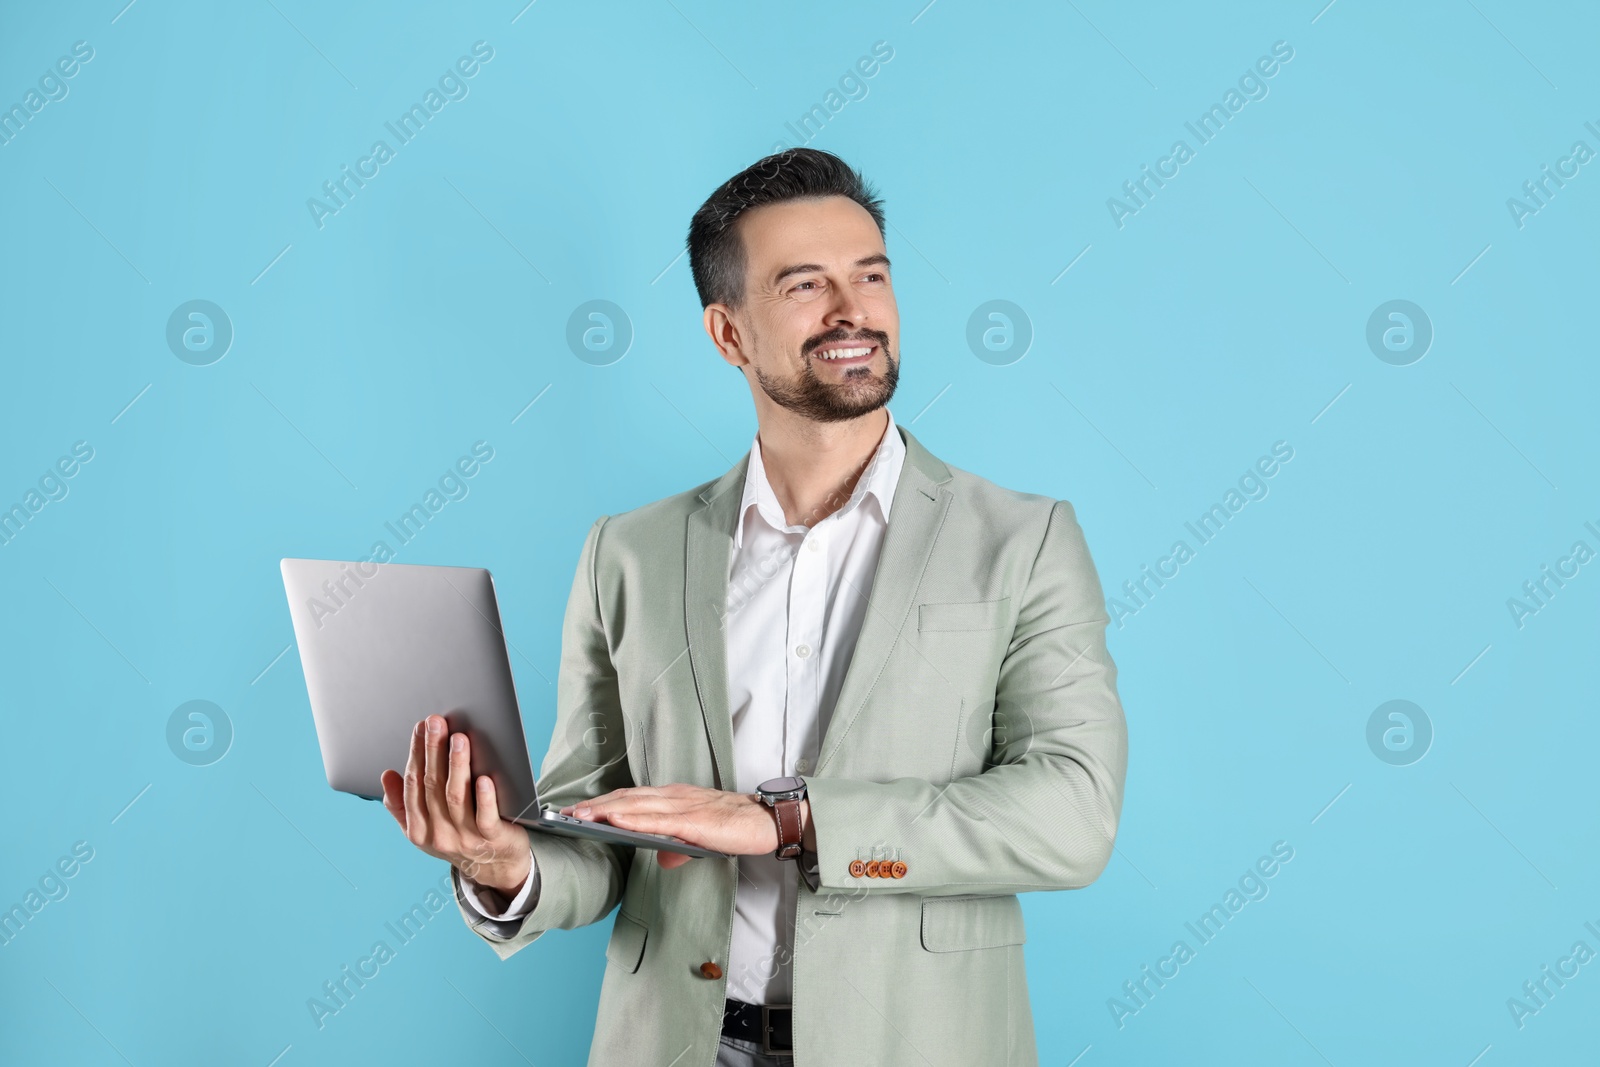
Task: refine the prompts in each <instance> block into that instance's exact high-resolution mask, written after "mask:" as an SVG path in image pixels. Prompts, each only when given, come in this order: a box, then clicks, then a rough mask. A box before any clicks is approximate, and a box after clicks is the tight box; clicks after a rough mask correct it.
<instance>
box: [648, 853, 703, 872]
mask: <svg viewBox="0 0 1600 1067" xmlns="http://www.w3.org/2000/svg"><path fill="white" fill-rule="evenodd" d="M692 859H694V857H693V856H685V855H684V854H683V853H682V852H657V853H656V862H657V863H659V864H661V866H662V867H664V868H665V869H667V870H669V871H670V870H672V869H673V868H674V867H682V866H683V865H684V864H685V863H688V862H689V861H690V860H692Z"/></svg>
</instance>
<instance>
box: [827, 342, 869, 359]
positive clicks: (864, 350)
mask: <svg viewBox="0 0 1600 1067" xmlns="http://www.w3.org/2000/svg"><path fill="white" fill-rule="evenodd" d="M877 348H878V346H877V345H873V344H868V345H855V346H852V347H849V348H840V347H834V348H822V349H818V351H817V358H818V359H821V360H826V361H827V362H829V363H859V362H861V361H863V360H867V359H871V358H872V353H873V352H875V351H877Z"/></svg>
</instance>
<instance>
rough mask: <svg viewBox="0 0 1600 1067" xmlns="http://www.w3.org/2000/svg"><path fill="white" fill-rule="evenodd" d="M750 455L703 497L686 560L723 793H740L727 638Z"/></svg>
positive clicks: (695, 650) (694, 662) (699, 684)
mask: <svg viewBox="0 0 1600 1067" xmlns="http://www.w3.org/2000/svg"><path fill="white" fill-rule="evenodd" d="M749 466H750V453H749V452H746V453H745V454H744V458H743V459H741V460H740V461H739V462H738V463H735V464H734V465H733V468H732V469H731V470H729V471H728V473H727V474H724V475H723V476H722V477H721V478H718V479H717V480H716V482H714V483H713V484H712V485H711V486H710V487H709V488H708V489H706V490H705V491H704V492H702V493H701V494H700V499H701V500H702V501H704V503H703V505H702V506H701V507H698V508H696V509H695V510H693V511H691V512H690V513H689V526H688V537H687V547H686V549H685V556H684V575H683V612H684V622H685V624H686V626H685V629H686V632H687V633H688V635H689V665H690V668H691V670H692V671H693V673H694V684H695V690H696V691H697V692H698V694H699V697H700V713H701V715H702V716H704V718H705V721H706V738H707V740H708V741H709V742H710V743H711V759H712V762H713V763H714V764H715V765H716V770H717V788H718V789H734V788H737V782H738V779H737V777H736V776H735V775H734V767H733V712H732V710H731V709H730V708H729V707H728V647H727V641H726V640H725V638H724V635H723V626H724V616H725V614H726V612H727V603H728V564H729V561H730V559H731V558H732V553H733V524H734V520H735V518H736V517H737V514H738V511H739V501H740V499H741V498H742V497H743V495H744V479H745V471H746V470H748V469H749Z"/></svg>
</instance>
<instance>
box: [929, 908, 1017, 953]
mask: <svg viewBox="0 0 1600 1067" xmlns="http://www.w3.org/2000/svg"><path fill="white" fill-rule="evenodd" d="M1026 939H1027V935H1026V933H1025V931H1024V930H1023V925H1022V904H1021V902H1020V901H1018V900H1017V898H1016V895H1015V894H1006V895H1001V896H971V897H926V898H924V899H923V901H922V947H923V948H925V949H927V950H928V951H929V952H961V951H963V950H966V949H975V948H999V947H1001V946H1002V945H1020V944H1022V943H1023V942H1024V941H1025V940H1026Z"/></svg>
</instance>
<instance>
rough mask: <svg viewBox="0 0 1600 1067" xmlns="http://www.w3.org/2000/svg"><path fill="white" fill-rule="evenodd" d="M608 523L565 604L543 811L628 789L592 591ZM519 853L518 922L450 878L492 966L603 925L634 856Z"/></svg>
mask: <svg viewBox="0 0 1600 1067" xmlns="http://www.w3.org/2000/svg"><path fill="white" fill-rule="evenodd" d="M608 517H609V516H605V515H602V516H601V517H600V518H599V519H597V520H595V523H594V525H593V526H591V527H590V528H589V534H588V536H587V537H586V538H585V539H584V542H583V551H582V553H581V555H580V556H579V558H578V569H577V574H576V575H575V576H574V577H573V580H572V592H571V595H570V596H568V598H567V610H566V615H565V617H564V619H563V622H562V627H561V666H560V671H559V673H558V676H557V679H556V722H555V731H554V734H553V736H552V737H551V739H550V748H549V751H548V752H547V753H546V754H545V758H544V765H543V766H542V767H541V768H540V771H539V802H540V804H541V805H543V806H546V807H555V808H561V807H565V806H566V805H568V804H574V803H577V802H578V801H580V800H587V799H589V798H591V797H595V796H599V795H600V794H602V793H607V792H610V791H611V790H613V789H621V788H624V787H626V786H631V785H633V784H634V782H633V776H632V772H631V771H630V769H629V767H628V759H627V751H626V735H625V733H624V730H623V720H622V705H621V700H620V697H619V694H618V688H617V674H616V670H615V669H614V667H613V665H612V661H611V649H610V644H609V642H608V640H607V638H606V632H605V626H604V622H603V620H602V619H601V616H600V601H599V595H598V586H597V585H596V573H597V571H598V563H597V557H598V555H599V547H600V534H601V531H602V530H603V529H604V527H605V524H606V519H607V518H608ZM528 844H529V846H530V847H531V848H532V849H533V858H534V864H535V866H536V868H537V870H538V871H539V899H538V903H537V904H536V905H535V906H534V908H533V910H532V911H531V912H529V913H528V914H527V915H525V916H523V917H521V918H520V919H514V920H496V919H490V918H488V917H486V916H484V915H483V914H482V913H481V912H479V911H478V910H476V909H474V908H472V907H471V906H470V905H469V904H468V903H467V902H466V900H465V898H464V893H465V891H464V889H463V887H462V885H461V872H460V871H459V870H458V869H456V868H452V869H451V881H452V883H453V884H454V885H455V891H456V898H457V899H456V904H457V906H458V907H459V908H460V909H461V916H462V918H463V919H465V920H466V922H467V925H468V926H470V927H471V928H472V929H473V931H474V932H475V933H477V934H478V936H480V937H482V938H483V939H484V940H485V941H487V942H488V943H489V946H490V947H491V948H493V949H494V951H495V953H496V954H497V955H498V956H499V957H500V958H501V959H506V958H507V957H509V956H511V955H512V954H513V953H515V952H517V951H519V950H520V949H522V948H524V947H526V946H527V945H529V944H531V943H533V942H534V941H536V940H538V939H539V937H540V935H542V934H543V933H544V932H545V931H546V930H551V929H562V930H570V929H573V928H574V927H578V926H586V925H588V924H589V923H592V922H597V921H599V920H600V919H603V918H605V916H606V915H607V914H609V913H610V911H611V909H612V908H613V907H614V906H615V905H616V903H617V901H618V900H619V899H620V898H621V896H622V891H623V890H624V889H625V888H626V885H627V878H628V868H629V864H630V862H631V860H632V853H633V851H634V850H633V847H632V846H631V845H611V844H606V843H604V842H600V841H589V840H585V839H582V838H575V837H558V836H557V835H555V834H548V833H535V832H533V831H529V832H528Z"/></svg>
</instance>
